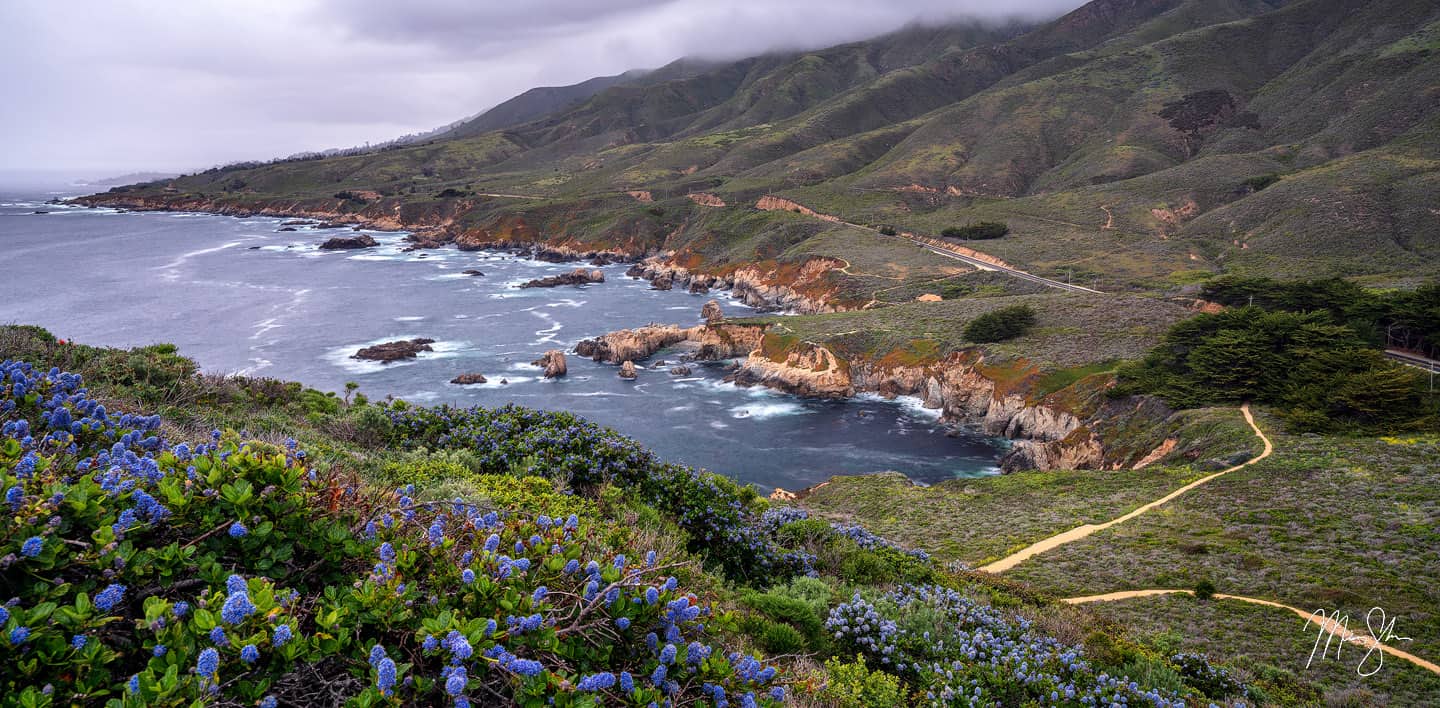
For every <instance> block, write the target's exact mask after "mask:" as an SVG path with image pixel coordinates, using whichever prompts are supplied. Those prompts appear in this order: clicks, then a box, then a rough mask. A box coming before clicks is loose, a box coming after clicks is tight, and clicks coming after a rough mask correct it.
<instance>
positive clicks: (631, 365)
mask: <svg viewBox="0 0 1440 708" xmlns="http://www.w3.org/2000/svg"><path fill="white" fill-rule="evenodd" d="M637 376H639V374H638V373H636V371H635V362H633V361H630V360H629V359H626V360H625V363H624V364H621V365H620V378H622V379H630V380H632V381H633V380H634V379H635V377H637Z"/></svg>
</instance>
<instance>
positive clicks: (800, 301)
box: [629, 254, 853, 315]
mask: <svg viewBox="0 0 1440 708" xmlns="http://www.w3.org/2000/svg"><path fill="white" fill-rule="evenodd" d="M844 265H845V264H844V263H843V262H841V261H838V260H836V259H833V258H823V257H813V258H810V259H807V260H805V261H804V262H801V263H785V264H779V263H773V262H771V263H763V264H751V265H744V266H740V267H738V268H730V269H725V270H723V271H721V272H719V273H703V272H698V271H695V270H692V269H691V268H689V267H686V266H685V265H682V264H681V263H680V262H679V261H678V260H677V259H676V257H675V255H674V254H662V255H658V256H651V257H649V258H646V259H644V260H643V261H641V262H640V263H637V264H636V265H635V267H634V268H631V269H630V273H629V274H630V275H632V276H634V277H637V278H643V279H645V280H648V281H650V282H651V283H654V284H655V287H657V288H660V289H662V290H669V289H671V288H680V289H687V290H689V291H690V292H693V293H706V292H709V291H710V290H712V289H716V290H730V291H731V294H733V295H734V296H735V297H736V299H738V300H740V301H741V302H743V303H745V304H746V305H749V306H750V307H754V308H756V309H759V310H767V311H769V310H789V311H792V312H798V313H800V314H807V315H808V314H816V313H821V312H841V311H844V310H848V309H853V308H851V307H849V306H848V305H847V304H845V303H840V302H837V301H836V300H835V298H834V297H833V296H834V292H833V289H832V288H831V287H830V286H829V284H828V283H827V282H826V274H827V273H829V272H830V271H834V270H839V269H840V268H842V267H844Z"/></svg>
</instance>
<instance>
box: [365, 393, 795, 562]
mask: <svg viewBox="0 0 1440 708" xmlns="http://www.w3.org/2000/svg"><path fill="white" fill-rule="evenodd" d="M388 411H389V415H390V420H391V424H392V426H393V432H392V443H393V444H395V445H397V446H400V447H409V448H415V447H428V448H433V449H446V448H458V449H464V450H469V451H470V452H472V453H473V454H474V455H475V456H476V457H477V458H478V459H479V461H480V467H481V471H483V472H485V473H487V474H514V475H522V476H523V475H530V474H533V475H540V476H544V477H546V478H548V479H551V480H554V481H555V482H557V483H559V484H561V485H563V486H564V487H566V488H568V489H571V490H573V491H575V492H576V493H578V494H580V495H582V496H592V497H593V496H595V495H596V494H598V493H599V491H600V489H601V488H602V487H603V486H604V485H606V484H614V485H617V486H620V487H622V488H625V489H629V490H632V491H634V492H635V493H636V494H637V495H638V498H639V499H640V500H642V501H644V502H645V503H647V504H650V505H651V506H654V507H656V508H660V509H665V510H667V511H668V512H669V513H671V514H673V515H674V516H675V517H676V519H677V521H678V523H679V526H680V528H682V529H684V530H685V532H686V533H687V534H688V536H689V538H688V542H689V546H690V550H691V551H693V552H695V553H699V554H701V555H702V556H704V557H705V558H706V559H707V560H708V561H709V562H711V563H712V564H714V565H716V566H717V567H719V568H720V569H721V570H722V571H723V572H724V573H725V574H726V575H727V576H729V577H731V578H732V579H744V578H759V577H766V578H772V579H784V578H787V577H789V576H792V575H795V574H803V573H807V572H809V570H810V565H811V563H812V561H813V559H812V558H811V557H810V556H809V555H808V554H805V553H801V552H797V551H792V550H789V549H786V548H784V547H782V546H781V545H779V544H778V543H777V542H776V540H775V538H774V534H773V530H772V529H768V528H764V527H763V526H762V525H761V523H760V518H759V516H758V514H756V513H755V512H754V511H753V510H752V509H751V507H752V503H753V502H754V501H755V499H756V494H755V490H754V489H753V488H751V487H748V486H740V485H738V484H736V483H735V482H734V481H733V480H731V479H729V478H726V477H722V476H719V475H715V474H711V473H709V472H703V471H700V470H695V469H691V468H689V467H683V466H680V465H673V464H668V463H663V462H661V461H659V460H658V459H657V458H656V457H655V455H654V453H652V452H650V451H649V450H646V449H645V448H643V447H641V446H640V445H638V444H636V443H635V442H634V441H633V440H630V439H628V438H625V437H623V436H621V435H619V434H618V433H616V432H614V431H612V430H608V429H605V428H602V427H600V426H598V425H595V424H594V423H590V422H588V421H585V420H582V419H580V418H577V417H575V416H573V415H570V414H568V413H556V412H549V411H536V410H530V409H526V408H521V407H519V406H514V405H506V406H503V407H500V408H493V409H485V408H466V409H461V408H454V407H449V406H444V407H439V408H413V407H410V406H407V405H404V404H403V402H397V403H395V404H392V405H391V406H390V407H389V409H388Z"/></svg>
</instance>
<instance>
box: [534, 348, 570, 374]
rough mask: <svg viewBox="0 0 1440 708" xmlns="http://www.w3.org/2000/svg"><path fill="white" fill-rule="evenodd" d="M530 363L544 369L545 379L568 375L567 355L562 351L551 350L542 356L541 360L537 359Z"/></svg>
mask: <svg viewBox="0 0 1440 708" xmlns="http://www.w3.org/2000/svg"><path fill="white" fill-rule="evenodd" d="M530 363H532V364H534V365H535V366H542V367H544V368H545V378H547V379H553V378H556V377H559V376H564V375H565V373H566V370H565V353H564V352H562V351H560V350H559V349H551V350H550V351H548V352H545V354H544V356H541V357H540V358H539V359H536V360H535V361H533V362H530Z"/></svg>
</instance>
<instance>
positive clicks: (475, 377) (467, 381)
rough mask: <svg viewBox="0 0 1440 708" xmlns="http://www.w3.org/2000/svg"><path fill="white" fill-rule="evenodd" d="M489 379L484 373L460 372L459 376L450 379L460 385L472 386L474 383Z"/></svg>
mask: <svg viewBox="0 0 1440 708" xmlns="http://www.w3.org/2000/svg"><path fill="white" fill-rule="evenodd" d="M487 380H488V379H486V378H485V375H484V374H460V375H459V376H456V377H455V378H453V379H450V383H452V384H457V385H460V386H470V385H472V384H483V383H485V382H486V381H487Z"/></svg>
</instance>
